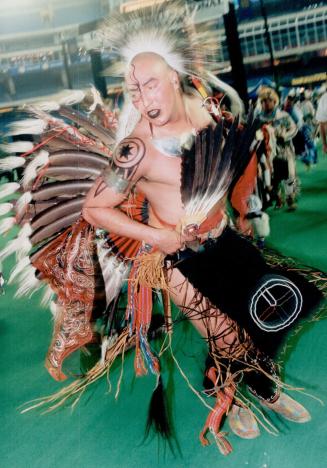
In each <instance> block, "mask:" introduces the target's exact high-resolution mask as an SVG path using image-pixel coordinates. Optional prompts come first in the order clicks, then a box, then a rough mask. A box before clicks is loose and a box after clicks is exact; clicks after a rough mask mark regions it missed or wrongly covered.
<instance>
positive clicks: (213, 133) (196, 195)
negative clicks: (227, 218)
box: [182, 113, 256, 206]
mask: <svg viewBox="0 0 327 468" xmlns="http://www.w3.org/2000/svg"><path fill="white" fill-rule="evenodd" d="M255 130H256V124H255V123H254V122H253V114H252V113H251V114H250V116H249V119H248V123H247V125H246V127H245V128H240V127H239V120H238V118H235V120H234V121H233V123H232V125H231V126H230V128H229V129H228V130H227V128H226V126H225V125H224V121H223V120H221V121H220V122H218V124H217V125H216V127H215V128H213V127H211V126H209V127H208V128H205V129H204V130H202V131H201V132H199V134H198V135H197V136H196V138H195V142H194V144H193V146H192V148H191V149H190V150H187V151H185V152H184V157H183V164H182V201H183V203H184V205H187V204H188V203H191V202H192V201H194V200H195V199H197V200H201V199H202V201H203V202H205V201H206V200H209V198H210V197H212V196H213V195H214V194H215V192H217V191H218V189H220V190H221V191H222V193H223V194H225V193H226V192H228V190H229V188H230V187H231V185H232V184H233V183H234V182H235V181H236V180H237V179H238V178H239V177H240V175H241V174H242V172H243V171H244V169H245V167H246V166H247V164H248V162H249V160H250V158H251V154H250V146H251V143H252V141H253V138H254V134H255ZM224 134H225V136H224ZM222 193H220V194H217V202H218V201H219V199H220V198H221V196H222ZM202 206H203V204H202Z"/></svg>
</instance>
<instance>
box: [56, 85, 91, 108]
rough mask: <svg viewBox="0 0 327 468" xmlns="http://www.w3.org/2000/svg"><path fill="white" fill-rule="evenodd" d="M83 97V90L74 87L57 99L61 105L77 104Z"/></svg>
mask: <svg viewBox="0 0 327 468" xmlns="http://www.w3.org/2000/svg"><path fill="white" fill-rule="evenodd" d="M84 98H85V93H84V91H81V90H78V89H76V90H74V91H69V92H68V93H67V94H65V95H64V96H62V97H61V98H60V99H59V104H60V105H61V106H72V105H73V104H78V103H79V102H81V101H83V99H84Z"/></svg>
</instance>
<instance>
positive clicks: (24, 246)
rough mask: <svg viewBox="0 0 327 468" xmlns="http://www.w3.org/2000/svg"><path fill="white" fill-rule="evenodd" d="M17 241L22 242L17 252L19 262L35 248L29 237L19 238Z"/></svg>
mask: <svg viewBox="0 0 327 468" xmlns="http://www.w3.org/2000/svg"><path fill="white" fill-rule="evenodd" d="M17 239H18V240H20V243H21V244H20V246H19V247H18V249H17V250H16V259H17V260H18V261H19V260H21V259H22V258H24V257H25V256H26V255H27V254H28V253H29V251H30V250H31V249H32V247H33V246H32V244H31V242H30V240H29V238H28V237H22V236H18V238H17Z"/></svg>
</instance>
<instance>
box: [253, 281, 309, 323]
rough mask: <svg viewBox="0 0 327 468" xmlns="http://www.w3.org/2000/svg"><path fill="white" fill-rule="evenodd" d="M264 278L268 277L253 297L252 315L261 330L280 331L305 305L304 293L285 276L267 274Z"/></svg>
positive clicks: (292, 320) (294, 318) (291, 321)
mask: <svg viewBox="0 0 327 468" xmlns="http://www.w3.org/2000/svg"><path fill="white" fill-rule="evenodd" d="M264 278H267V279H266V280H265V281H264V282H263V283H262V284H261V285H260V287H259V288H258V289H257V290H256V292H255V293H254V294H253V296H252V297H251V301H250V307H249V309H250V315H251V317H252V319H253V321H254V322H255V323H256V325H257V326H258V327H259V328H260V329H261V330H263V331H266V332H278V331H280V330H283V329H284V328H287V327H288V326H289V325H290V324H291V323H293V322H294V320H296V318H297V317H298V315H299V313H300V311H301V309H302V305H303V298H302V294H301V292H300V290H299V288H298V287H297V286H296V285H295V284H294V283H293V282H292V281H290V280H288V279H287V278H285V277H284V276H279V275H266V276H265V277H264ZM264 315H265V317H264Z"/></svg>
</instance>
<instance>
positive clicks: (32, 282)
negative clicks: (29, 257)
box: [15, 265, 41, 297]
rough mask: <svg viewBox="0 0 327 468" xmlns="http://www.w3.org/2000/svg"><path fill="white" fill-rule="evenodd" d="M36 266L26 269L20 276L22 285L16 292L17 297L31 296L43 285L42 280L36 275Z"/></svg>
mask: <svg viewBox="0 0 327 468" xmlns="http://www.w3.org/2000/svg"><path fill="white" fill-rule="evenodd" d="M35 271H36V270H35V268H34V267H32V265H31V268H30V269H29V270H24V271H23V272H22V273H23V274H21V275H20V277H19V281H20V286H19V288H18V289H17V291H16V293H15V297H22V296H27V295H28V296H29V297H31V295H32V294H33V293H34V292H35V291H37V290H38V289H39V288H40V287H41V281H39V280H38V279H37V278H36V277H35Z"/></svg>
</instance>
